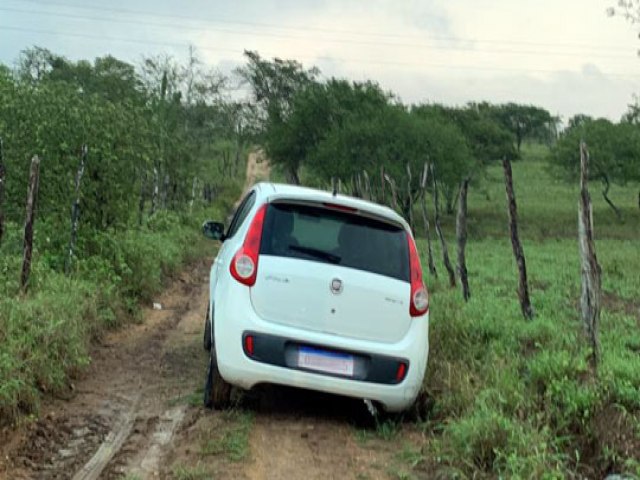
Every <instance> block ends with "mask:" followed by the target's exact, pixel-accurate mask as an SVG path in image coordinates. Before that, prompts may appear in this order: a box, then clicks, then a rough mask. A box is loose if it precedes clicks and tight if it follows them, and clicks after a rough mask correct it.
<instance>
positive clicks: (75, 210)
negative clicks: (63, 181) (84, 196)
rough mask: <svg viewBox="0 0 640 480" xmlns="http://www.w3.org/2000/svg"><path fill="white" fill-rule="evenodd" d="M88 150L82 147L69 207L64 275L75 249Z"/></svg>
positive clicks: (68, 270) (69, 268) (84, 146)
mask: <svg viewBox="0 0 640 480" xmlns="http://www.w3.org/2000/svg"><path fill="white" fill-rule="evenodd" d="M88 153H89V149H88V148H87V146H86V145H83V146H82V152H81V154H80V165H79V166H78V171H77V172H76V184H75V186H76V198H75V200H74V201H73V205H71V236H70V238H69V252H68V254H67V260H66V262H65V265H64V273H65V275H69V273H70V272H71V262H72V261H73V252H74V250H75V248H76V241H77V239H78V218H79V217H80V182H81V181H82V175H83V174H84V165H85V162H86V161H87V154H88Z"/></svg>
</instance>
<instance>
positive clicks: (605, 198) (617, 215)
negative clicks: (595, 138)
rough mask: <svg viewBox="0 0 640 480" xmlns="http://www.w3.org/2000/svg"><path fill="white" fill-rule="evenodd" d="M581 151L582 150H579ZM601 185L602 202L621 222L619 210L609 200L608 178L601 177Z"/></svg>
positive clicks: (609, 185) (606, 176)
mask: <svg viewBox="0 0 640 480" xmlns="http://www.w3.org/2000/svg"><path fill="white" fill-rule="evenodd" d="M581 151H582V150H581ZM602 183H604V190H603V191H602V196H603V197H604V201H605V202H607V204H608V205H609V206H610V207H611V209H612V210H613V211H614V213H615V214H616V217H617V218H618V221H621V220H622V214H621V213H620V209H619V208H618V207H616V206H615V205H614V203H613V202H612V201H611V199H610V198H609V189H610V188H611V184H610V183H609V176H608V175H602Z"/></svg>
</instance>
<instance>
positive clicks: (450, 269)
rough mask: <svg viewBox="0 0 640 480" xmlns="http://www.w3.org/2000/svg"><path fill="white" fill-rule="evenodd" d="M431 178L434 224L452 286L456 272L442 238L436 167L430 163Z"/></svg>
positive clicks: (454, 283) (452, 285)
mask: <svg viewBox="0 0 640 480" xmlns="http://www.w3.org/2000/svg"><path fill="white" fill-rule="evenodd" d="M431 178H432V182H433V203H434V210H435V224H436V234H437V235H438V238H439V239H440V246H441V247H442V260H443V261H444V267H445V268H446V269H447V273H448V274H449V285H450V286H451V287H452V288H453V287H455V286H456V274H455V272H454V270H453V266H452V265H451V260H450V259H449V250H448V249H447V242H445V240H444V235H443V234H442V227H441V226H440V207H439V206H438V182H437V181H436V168H435V166H434V165H433V164H431Z"/></svg>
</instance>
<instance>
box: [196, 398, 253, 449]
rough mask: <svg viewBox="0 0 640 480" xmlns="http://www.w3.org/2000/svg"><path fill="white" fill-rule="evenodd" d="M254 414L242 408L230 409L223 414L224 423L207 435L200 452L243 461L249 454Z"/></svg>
mask: <svg viewBox="0 0 640 480" xmlns="http://www.w3.org/2000/svg"><path fill="white" fill-rule="evenodd" d="M252 426H253V414H252V413H251V412H247V411H242V410H229V411H227V412H224V414H223V425H222V427H221V428H218V429H216V431H215V432H212V434H213V435H206V436H205V437H204V438H203V440H202V442H201V445H200V454H201V455H203V456H208V455H225V456H226V457H227V458H228V459H229V460H230V461H232V462H241V461H243V460H245V459H246V458H247V457H248V455H249V433H250V432H251V427H252Z"/></svg>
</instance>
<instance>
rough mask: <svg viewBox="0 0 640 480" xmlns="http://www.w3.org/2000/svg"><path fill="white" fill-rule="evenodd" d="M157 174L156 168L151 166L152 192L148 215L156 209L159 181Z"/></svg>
mask: <svg viewBox="0 0 640 480" xmlns="http://www.w3.org/2000/svg"><path fill="white" fill-rule="evenodd" d="M159 176H160V175H159V174H158V169H157V168H156V167H153V193H152V194H151V212H149V213H150V215H153V214H154V213H156V210H157V209H158V189H159V188H158V183H159V181H160V179H159Z"/></svg>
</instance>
